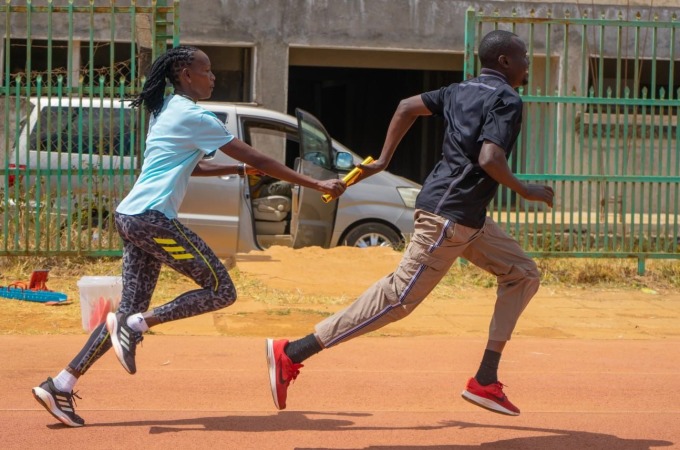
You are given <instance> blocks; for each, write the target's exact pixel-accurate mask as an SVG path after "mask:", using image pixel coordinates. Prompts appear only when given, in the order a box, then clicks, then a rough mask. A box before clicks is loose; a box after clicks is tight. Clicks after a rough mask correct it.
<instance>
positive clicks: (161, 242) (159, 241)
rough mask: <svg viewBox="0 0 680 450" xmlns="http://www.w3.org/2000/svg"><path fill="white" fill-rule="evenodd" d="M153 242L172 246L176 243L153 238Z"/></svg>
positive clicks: (171, 240)
mask: <svg viewBox="0 0 680 450" xmlns="http://www.w3.org/2000/svg"><path fill="white" fill-rule="evenodd" d="M153 240H154V241H156V243H157V244H160V245H172V244H176V243H177V241H176V240H174V239H167V238H153Z"/></svg>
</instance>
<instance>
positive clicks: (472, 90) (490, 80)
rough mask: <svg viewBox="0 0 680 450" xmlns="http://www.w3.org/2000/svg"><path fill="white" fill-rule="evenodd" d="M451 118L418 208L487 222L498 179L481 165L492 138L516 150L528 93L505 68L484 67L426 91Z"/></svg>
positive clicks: (426, 98) (436, 109) (437, 110)
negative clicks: (522, 93) (519, 90)
mask: <svg viewBox="0 0 680 450" xmlns="http://www.w3.org/2000/svg"><path fill="white" fill-rule="evenodd" d="M421 97H422V99H423V102H424V103H425V106H427V108H428V109H429V110H430V111H432V113H433V114H434V115H436V116H441V117H443V118H444V121H445V122H446V130H445V133H444V144H443V152H442V159H441V160H440V161H439V162H438V163H437V165H436V166H435V167H434V169H433V170H432V172H430V175H429V176H428V177H427V179H426V180H425V183H424V184H423V188H422V190H421V191H420V195H419V196H418V199H417V200H416V208H419V209H424V210H426V211H429V212H432V213H434V214H437V215H439V216H442V217H446V218H447V219H451V220H453V221H454V222H456V223H460V224H461V225H465V226H468V227H472V228H481V227H482V226H483V225H484V221H485V219H486V208H487V206H488V205H489V202H491V199H492V198H493V196H494V195H495V194H496V190H497V189H498V183H497V182H496V181H495V180H494V179H493V178H491V177H490V176H489V175H488V174H487V173H486V172H484V171H483V170H482V169H481V168H480V167H479V162H478V160H479V153H480V151H481V149H482V143H483V142H484V141H485V140H489V141H491V142H493V143H495V144H497V145H499V146H500V147H502V148H504V149H505V155H506V158H507V157H509V156H510V151H511V150H512V148H513V146H514V144H515V141H516V140H517V136H518V135H519V132H520V129H521V126H522V99H521V98H520V97H519V94H517V92H515V90H514V89H513V88H512V87H511V86H510V85H509V84H508V82H507V80H506V78H505V77H504V76H503V74H501V73H500V72H496V71H494V70H489V69H482V72H481V74H480V75H479V76H478V77H477V78H473V79H471V80H467V81H464V82H462V83H454V84H452V85H450V86H446V87H442V88H441V89H439V90H436V91H430V92H426V93H424V94H422V95H421Z"/></svg>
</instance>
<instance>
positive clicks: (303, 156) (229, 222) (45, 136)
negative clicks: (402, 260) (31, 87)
mask: <svg viewBox="0 0 680 450" xmlns="http://www.w3.org/2000/svg"><path fill="white" fill-rule="evenodd" d="M31 103H32V105H34V108H33V109H32V112H31V114H30V117H29V118H28V120H25V122H24V129H22V131H21V134H20V136H21V138H20V140H19V146H18V151H16V148H15V149H13V150H12V151H11V152H9V153H8V156H7V158H8V159H7V161H6V162H5V165H4V169H5V171H4V173H5V174H7V175H10V176H11V178H12V180H11V181H14V178H15V177H13V176H12V175H14V174H15V173H17V170H19V171H23V169H24V168H26V169H28V170H30V171H31V173H35V174H40V173H41V171H42V172H45V173H50V175H49V177H48V178H47V180H49V181H47V182H43V183H40V184H42V185H44V186H45V187H44V188H43V189H44V191H45V192H42V193H41V194H40V198H41V199H42V200H41V202H43V201H44V199H45V196H47V197H48V201H49V202H51V204H54V203H55V202H56V203H59V204H61V205H62V206H61V207H62V208H63V205H65V204H66V203H68V202H69V201H70V202H73V198H76V197H77V198H82V197H83V192H86V193H87V194H88V195H90V196H92V195H93V193H95V194H94V195H97V194H96V193H97V192H103V194H99V195H104V196H106V197H114V198H111V199H109V200H110V201H109V203H108V204H110V205H112V206H111V207H114V206H113V205H115V204H116V203H117V201H119V200H120V199H121V198H122V196H123V195H124V194H125V192H127V190H128V189H129V188H130V186H131V184H132V183H133V182H134V171H135V169H136V168H137V167H140V162H141V161H140V158H141V156H139V152H138V151H137V149H136V147H137V146H136V145H135V143H136V142H140V141H141V140H142V139H143V137H140V136H134V133H132V130H133V129H134V127H132V126H131V124H132V122H133V121H134V120H138V114H137V113H136V111H135V110H133V109H130V108H129V106H128V105H129V103H127V102H126V103H124V104H123V103H121V102H119V101H116V100H114V101H111V100H96V99H93V100H89V99H84V100H76V99H73V100H69V99H67V98H63V99H55V98H51V99H50V98H45V97H42V98H32V99H31ZM201 104H202V106H203V107H205V108H206V109H208V110H209V111H212V112H213V113H215V114H216V115H217V117H218V118H219V119H220V120H221V121H224V123H225V126H226V128H227V129H228V130H229V132H231V133H232V134H233V135H234V136H236V137H238V138H239V139H241V140H243V141H245V142H247V143H248V144H250V145H252V146H253V147H255V148H256V149H258V150H261V151H263V152H265V153H267V154H268V155H270V156H272V157H274V158H276V159H278V160H279V161H281V162H282V163H285V164H286V165H288V166H289V167H291V168H293V169H294V170H297V171H299V172H302V173H306V174H308V175H310V176H312V177H314V178H317V179H328V178H337V177H343V176H344V175H345V174H346V173H347V172H348V171H349V170H351V169H352V168H353V167H354V166H355V164H357V163H359V162H361V158H360V157H359V156H358V155H356V154H354V153H352V152H351V151H350V150H348V149H347V148H345V147H344V146H343V145H342V144H340V143H339V142H337V141H334V140H333V139H331V138H330V136H328V133H327V132H326V130H325V129H324V127H323V126H322V125H321V123H319V121H318V120H317V119H316V118H315V117H313V116H312V115H310V114H309V113H306V112H304V111H302V110H298V111H297V118H296V117H292V116H290V115H287V114H282V113H279V112H276V111H272V110H268V109H265V108H261V107H257V106H252V105H242V104H229V103H217V102H203V103H201ZM26 127H30V132H29V130H26V129H25V128H26ZM80 128H82V130H83V132H82V135H81V136H79V133H78V130H79V129H80ZM133 148H134V149H135V151H131V149H133ZM131 155H134V156H131ZM214 158H215V159H216V160H217V161H220V162H225V163H233V162H234V161H233V160H232V159H231V158H230V157H228V156H227V155H225V154H223V153H222V152H219V151H217V152H216V153H215V155H214ZM15 167H21V169H15ZM83 174H85V175H86V176H85V177H83ZM9 178H10V177H8V179H9ZM252 178H253V177H246V178H240V177H238V176H235V175H233V176H222V177H192V178H191V181H190V183H189V187H188V189H187V193H186V196H185V198H184V201H183V203H182V205H181V208H180V211H179V220H180V221H181V222H183V223H184V224H186V225H187V226H188V227H189V228H191V229H192V230H194V231H195V232H196V233H197V234H198V235H199V236H201V237H202V238H203V239H204V240H205V241H206V243H207V244H208V245H209V246H210V247H211V248H212V249H213V250H214V251H215V253H216V254H217V255H218V256H221V257H228V256H232V255H234V254H235V253H239V252H248V251H251V250H258V249H262V248H265V247H267V246H269V245H273V244H277V245H288V246H292V247H295V248H298V247H304V246H311V245H316V246H321V247H334V246H337V245H351V246H359V247H366V246H376V245H380V246H392V247H399V246H401V245H402V244H403V242H404V239H405V237H407V236H408V235H410V234H411V233H412V232H413V212H414V204H415V199H416V196H417V195H418V193H419V192H420V185H418V184H417V183H414V182H412V181H410V180H408V179H405V178H402V177H399V176H396V175H394V174H391V173H389V172H381V173H378V174H376V175H374V176H372V177H370V178H368V179H366V180H364V181H362V182H360V183H357V184H356V185H353V186H350V187H349V188H348V189H347V190H346V191H345V193H344V194H343V195H342V196H341V197H340V198H339V199H337V200H333V201H331V202H329V203H325V202H323V201H322V199H321V195H320V193H319V192H318V191H315V190H312V189H309V188H303V187H300V186H293V187H292V189H291V190H290V192H288V193H286V195H283V196H282V195H266V196H260V197H259V198H255V195H254V193H255V192H254V189H253V187H255V186H253V185H254V184H255V181H254V180H253V179H252ZM41 179H43V180H45V175H43V176H42V178H41ZM86 180H89V181H86ZM9 184H10V183H8V182H7V181H6V180H4V179H2V178H0V189H3V188H4V187H5V186H8V185H9ZM31 184H32V182H30V183H29V185H31ZM10 191H11V188H10ZM65 197H69V198H71V200H63V201H61V200H57V199H62V198H65ZM14 200H15V201H16V199H14ZM81 203H82V202H81ZM81 206H82V205H81ZM104 213H105V215H108V211H104ZM97 215H98V216H99V217H102V211H97V212H96V214H95V212H93V217H97ZM94 225H96V223H95V224H94Z"/></svg>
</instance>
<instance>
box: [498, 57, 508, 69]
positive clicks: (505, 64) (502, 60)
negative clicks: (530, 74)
mask: <svg viewBox="0 0 680 450" xmlns="http://www.w3.org/2000/svg"><path fill="white" fill-rule="evenodd" d="M498 65H499V66H500V67H508V66H509V65H510V61H509V60H508V57H507V56H505V55H500V56H499V57H498Z"/></svg>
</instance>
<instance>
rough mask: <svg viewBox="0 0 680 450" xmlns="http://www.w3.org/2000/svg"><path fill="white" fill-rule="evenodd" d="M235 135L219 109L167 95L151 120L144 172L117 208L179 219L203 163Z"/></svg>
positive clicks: (133, 212)
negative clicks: (218, 113)
mask: <svg viewBox="0 0 680 450" xmlns="http://www.w3.org/2000/svg"><path fill="white" fill-rule="evenodd" d="M232 139H234V136H232V135H231V134H230V133H229V131H227V129H226V127H225V125H224V123H222V122H220V120H219V119H218V118H217V116H215V114H213V113H211V112H210V111H207V110H206V109H204V108H202V107H201V106H199V105H197V104H195V103H194V102H192V101H191V100H189V99H187V98H184V97H182V96H179V95H170V96H168V97H166V98H165V101H164V102H163V108H162V109H161V112H160V113H159V114H158V116H156V117H152V118H151V120H150V122H149V132H148V134H147V137H146V151H145V152H144V164H142V172H141V173H140V174H139V178H137V181H136V182H135V185H134V186H133V187H132V190H131V191H130V193H129V194H128V195H127V196H126V197H125V198H124V199H123V201H121V202H120V204H119V205H118V207H117V208H116V211H117V212H119V213H121V214H128V215H133V214H140V213H143V212H145V211H148V210H150V209H152V210H155V211H160V212H162V213H163V214H165V215H166V216H167V217H168V218H170V219H174V218H176V217H177V211H178V210H179V205H180V203H182V199H183V198H184V194H185V193H186V189H187V184H188V183H189V177H190V176H191V172H193V170H194V168H195V167H196V165H197V164H198V162H199V161H200V160H201V158H203V157H204V156H205V155H206V154H209V153H212V152H214V151H215V150H217V149H218V148H220V147H222V146H223V145H225V144H228V143H229V142H231V140H232Z"/></svg>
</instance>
